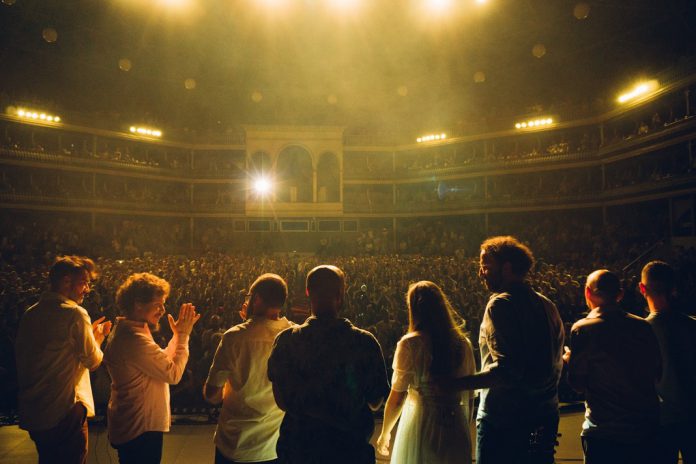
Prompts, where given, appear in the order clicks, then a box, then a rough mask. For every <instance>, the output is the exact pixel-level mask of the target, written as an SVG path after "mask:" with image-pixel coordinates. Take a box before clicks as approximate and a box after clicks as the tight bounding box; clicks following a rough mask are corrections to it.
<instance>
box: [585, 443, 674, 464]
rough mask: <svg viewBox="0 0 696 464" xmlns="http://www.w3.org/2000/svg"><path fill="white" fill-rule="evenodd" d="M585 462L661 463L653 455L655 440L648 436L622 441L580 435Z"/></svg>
mask: <svg viewBox="0 0 696 464" xmlns="http://www.w3.org/2000/svg"><path fill="white" fill-rule="evenodd" d="M582 450H583V451H584V452H585V464H617V463H621V462H626V463H630V464H656V463H660V464H663V461H658V460H657V459H656V455H655V442H654V440H652V439H650V438H646V439H644V440H640V441H637V442H634V443H622V442H617V441H615V440H608V439H606V438H602V437H582Z"/></svg>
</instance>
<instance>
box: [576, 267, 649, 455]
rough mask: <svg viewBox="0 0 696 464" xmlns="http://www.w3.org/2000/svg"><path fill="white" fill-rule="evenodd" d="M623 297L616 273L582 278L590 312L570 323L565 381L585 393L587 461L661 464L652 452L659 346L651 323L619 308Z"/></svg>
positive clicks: (583, 437) (583, 439) (583, 438)
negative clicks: (584, 282)
mask: <svg viewBox="0 0 696 464" xmlns="http://www.w3.org/2000/svg"><path fill="white" fill-rule="evenodd" d="M622 296H623V290H622V289H621V282H620V280H619V278H618V277H617V276H616V275H615V274H613V273H611V272H609V271H607V270H604V269H603V270H599V271H595V272H593V273H592V274H590V275H589V276H588V277H587V285H586V286H585V301H586V302H587V306H588V308H589V309H590V312H589V314H588V315H587V317H585V318H584V319H581V320H579V321H577V322H576V323H575V324H574V325H573V328H572V330H571V336H570V351H568V352H566V354H565V356H564V359H565V360H566V362H567V363H568V382H569V383H570V385H571V386H572V387H573V388H574V389H576V390H577V391H579V392H582V393H584V394H585V407H586V412H585V422H584V423H583V426H582V444H583V450H584V452H585V463H586V464H605V463H606V464H615V463H620V462H625V463H633V464H643V463H644V464H654V463H657V462H661V461H658V460H656V458H655V453H654V451H655V447H654V441H655V440H654V437H655V434H656V432H657V426H658V397H657V391H656V390H655V383H656V382H657V380H658V379H659V377H660V350H659V347H658V345H657V339H656V338H655V335H654V334H653V332H652V329H651V328H650V325H649V324H648V323H647V322H645V321H644V320H643V319H641V318H639V317H636V316H633V315H631V314H628V313H626V312H625V311H623V310H622V309H621V308H620V307H619V305H618V303H619V301H621V297H622Z"/></svg>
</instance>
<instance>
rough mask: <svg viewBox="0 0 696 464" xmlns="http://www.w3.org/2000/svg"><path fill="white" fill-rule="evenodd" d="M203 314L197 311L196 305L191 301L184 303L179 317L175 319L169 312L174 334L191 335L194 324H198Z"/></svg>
mask: <svg viewBox="0 0 696 464" xmlns="http://www.w3.org/2000/svg"><path fill="white" fill-rule="evenodd" d="M200 318H201V315H200V314H198V313H197V312H196V307H195V306H193V305H192V304H191V303H184V304H182V305H181V308H180V309H179V318H178V319H177V320H176V321H175V320H174V317H173V316H172V315H171V314H167V319H168V320H169V327H171V328H172V333H173V334H178V335H189V334H190V333H191V330H193V326H194V325H196V322H198V319H200Z"/></svg>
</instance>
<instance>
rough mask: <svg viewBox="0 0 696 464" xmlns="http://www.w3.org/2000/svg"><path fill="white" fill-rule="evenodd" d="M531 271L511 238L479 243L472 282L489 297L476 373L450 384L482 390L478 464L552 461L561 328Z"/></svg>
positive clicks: (528, 254)
mask: <svg viewBox="0 0 696 464" xmlns="http://www.w3.org/2000/svg"><path fill="white" fill-rule="evenodd" d="M533 265H534V255H533V254H532V251H531V250H530V249H529V247H527V246H526V245H525V244H523V243H521V242H520V241H519V240H517V239H516V238H515V237H511V236H499V237H491V238H489V239H487V240H485V241H484V242H483V243H482V244H481V254H480V268H479V276H480V277H481V279H482V280H483V281H484V282H485V284H486V287H487V288H488V290H489V291H491V292H492V295H491V297H490V299H489V300H488V304H487V305H486V309H485V312H484V314H483V320H482V322H481V328H480V330H479V347H480V350H481V372H480V373H478V374H475V375H472V376H466V377H461V378H459V379H456V380H455V381H454V382H453V383H454V384H455V385H456V386H457V387H458V388H460V389H463V390H473V389H482V393H481V401H480V403H479V410H478V415H477V451H476V462H477V463H479V464H498V463H518V462H519V463H529V464H550V463H553V462H554V446H555V442H556V434H557V431H558V421H559V412H558V382H559V380H560V378H561V372H562V370H563V359H562V353H563V342H564V330H563V322H562V321H561V317H560V315H559V313H558V310H557V309H556V306H555V305H554V304H553V303H552V302H551V301H550V300H549V299H548V298H546V297H545V296H543V295H541V294H540V293H537V292H535V291H534V289H532V287H531V286H530V285H529V283H528V282H527V281H526V277H527V274H528V272H529V271H530V269H531V268H532V266H533Z"/></svg>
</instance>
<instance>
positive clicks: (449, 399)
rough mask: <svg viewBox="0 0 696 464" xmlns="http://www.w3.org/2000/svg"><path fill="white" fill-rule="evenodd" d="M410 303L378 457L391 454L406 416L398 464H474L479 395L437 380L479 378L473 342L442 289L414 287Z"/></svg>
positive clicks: (396, 452) (397, 446)
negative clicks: (452, 388)
mask: <svg viewBox="0 0 696 464" xmlns="http://www.w3.org/2000/svg"><path fill="white" fill-rule="evenodd" d="M406 302H407V305H408V317H409V327H408V333H406V335H404V336H403V337H402V338H401V340H400V341H399V343H398V344H397V346H396V353H395V354H394V365H393V367H394V375H393V377H392V389H391V392H390V393H389V398H388V399H387V404H386V406H385V409H384V422H383V423H382V433H381V434H380V436H379V438H378V440H377V452H378V453H379V454H381V455H388V454H389V443H390V441H391V431H392V429H393V428H394V425H395V424H396V421H397V420H398V419H399V416H401V420H400V422H399V427H398V429H397V432H396V439H395V441H394V447H393V450H392V455H391V463H392V464H411V463H414V464H431V463H432V464H448V463H467V464H469V463H471V433H470V429H469V424H470V423H471V410H472V403H473V392H451V391H445V390H443V389H441V388H438V387H437V386H436V385H435V384H434V382H433V379H437V378H446V377H460V376H464V375H470V374H473V373H474V372H475V370H476V365H475V363H474V353H473V349H472V347H471V342H470V341H469V339H468V338H467V337H466V336H465V335H464V333H463V332H462V330H461V329H460V328H459V327H458V326H457V324H456V323H455V317H457V316H456V313H455V311H454V309H453V308H452V305H451V304H450V303H449V301H448V300H447V297H446V296H445V294H444V293H443V292H442V290H441V289H440V287H438V286H437V285H436V284H434V283H432V282H429V281H420V282H417V283H415V284H412V285H411V286H410V287H409V289H408V293H407V295H406Z"/></svg>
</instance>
